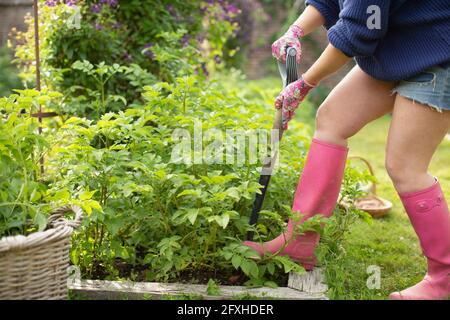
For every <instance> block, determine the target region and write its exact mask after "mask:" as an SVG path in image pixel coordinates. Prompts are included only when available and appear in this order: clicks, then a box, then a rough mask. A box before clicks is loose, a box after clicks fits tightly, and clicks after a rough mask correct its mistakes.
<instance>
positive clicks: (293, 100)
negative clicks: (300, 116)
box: [275, 77, 315, 130]
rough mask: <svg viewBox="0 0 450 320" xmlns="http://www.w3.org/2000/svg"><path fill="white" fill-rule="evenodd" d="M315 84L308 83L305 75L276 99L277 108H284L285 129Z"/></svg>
mask: <svg viewBox="0 0 450 320" xmlns="http://www.w3.org/2000/svg"><path fill="white" fill-rule="evenodd" d="M314 87H315V86H314V85H311V84H309V83H307V82H306V81H305V80H304V79H303V77H302V78H300V79H299V80H297V81H295V82H292V83H291V84H290V85H288V86H287V87H286V88H284V90H283V91H282V92H281V93H280V95H279V96H278V97H277V99H276V100H275V108H276V109H282V114H283V129H284V130H286V129H287V128H288V122H289V121H290V120H291V119H292V118H293V117H294V115H295V110H296V109H297V108H298V106H299V105H300V103H301V102H302V101H303V100H304V99H305V97H306V95H307V94H308V93H309V91H311V89H313V88H314Z"/></svg>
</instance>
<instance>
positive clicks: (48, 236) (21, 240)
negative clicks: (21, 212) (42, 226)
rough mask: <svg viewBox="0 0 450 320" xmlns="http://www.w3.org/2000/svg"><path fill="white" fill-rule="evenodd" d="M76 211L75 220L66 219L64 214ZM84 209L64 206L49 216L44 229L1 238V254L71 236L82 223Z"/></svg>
mask: <svg viewBox="0 0 450 320" xmlns="http://www.w3.org/2000/svg"><path fill="white" fill-rule="evenodd" d="M69 212H73V213H75V219H74V220H66V219H64V218H63V215H64V214H66V213H69ZM82 219H83V211H82V209H81V208H80V207H78V206H75V205H69V206H64V207H62V208H60V209H58V210H55V211H54V212H53V213H52V214H51V215H50V218H49V225H48V227H47V229H46V230H44V231H36V232H33V233H31V234H29V235H26V236H24V235H15V236H7V237H3V238H1V239H0V254H1V253H5V252H9V251H19V250H24V249H27V248H34V247H38V246H42V245H44V244H45V243H48V242H52V241H56V240H60V239H62V238H66V237H69V236H71V234H72V232H73V230H74V229H75V228H77V227H79V226H80V225H81V221H82Z"/></svg>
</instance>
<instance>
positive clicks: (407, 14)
mask: <svg viewBox="0 0 450 320" xmlns="http://www.w3.org/2000/svg"><path fill="white" fill-rule="evenodd" d="M306 3H307V5H308V4H310V5H312V6H313V7H315V8H316V9H317V10H318V11H319V12H320V13H321V14H322V15H323V17H324V18H325V20H326V23H325V27H326V28H327V29H328V40H329V41H330V43H331V44H332V45H333V46H334V47H336V48H338V49H339V50H341V51H342V52H343V53H344V54H346V55H348V56H350V57H355V60H356V62H357V63H358V65H359V66H360V67H361V69H362V70H364V71H365V72H366V73H368V74H369V75H371V76H372V77H374V78H376V79H380V80H385V81H395V80H402V79H407V78H409V77H410V76H413V75H415V74H417V73H419V72H421V71H423V70H425V69H427V68H429V67H432V66H435V65H441V64H445V63H448V62H449V61H450V0H307V1H306ZM371 5H377V6H378V7H379V8H380V11H379V12H380V22H381V24H380V28H375V29H370V28H369V27H368V26H367V20H368V19H369V17H370V16H372V15H373V13H374V12H373V11H370V10H369V12H368V7H369V6H371ZM371 21H373V20H371Z"/></svg>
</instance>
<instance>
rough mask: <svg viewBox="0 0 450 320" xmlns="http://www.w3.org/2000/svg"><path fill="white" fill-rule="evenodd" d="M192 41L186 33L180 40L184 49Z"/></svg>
mask: <svg viewBox="0 0 450 320" xmlns="http://www.w3.org/2000/svg"><path fill="white" fill-rule="evenodd" d="M190 39H191V37H190V36H189V34H187V33H185V34H184V35H183V37H182V38H181V39H180V43H181V46H182V47H183V48H185V47H187V46H188V44H189V40H190Z"/></svg>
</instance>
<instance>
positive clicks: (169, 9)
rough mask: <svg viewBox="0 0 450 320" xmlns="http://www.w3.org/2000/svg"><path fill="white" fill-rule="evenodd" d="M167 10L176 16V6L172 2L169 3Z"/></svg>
mask: <svg viewBox="0 0 450 320" xmlns="http://www.w3.org/2000/svg"><path fill="white" fill-rule="evenodd" d="M166 10H167V12H169V13H170V14H171V15H173V16H175V15H176V14H177V11H176V10H175V8H174V6H173V5H171V4H168V5H167V6H166Z"/></svg>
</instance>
